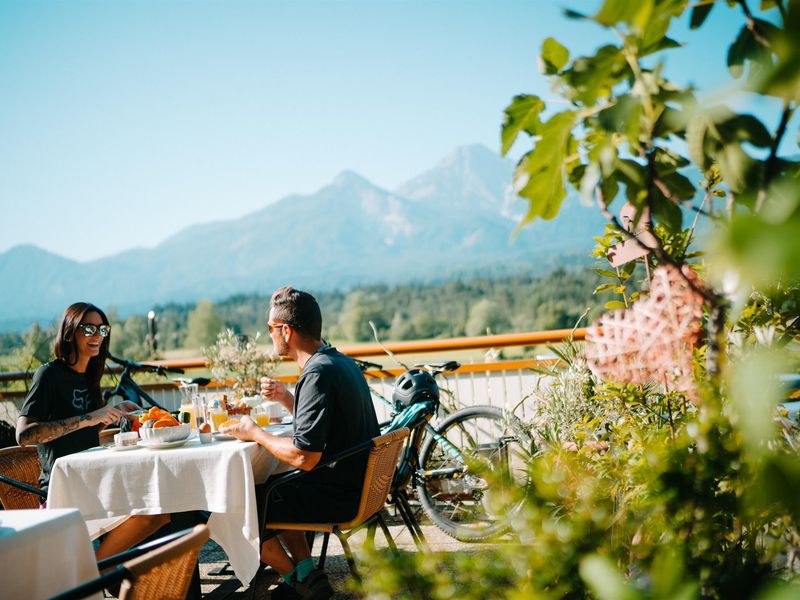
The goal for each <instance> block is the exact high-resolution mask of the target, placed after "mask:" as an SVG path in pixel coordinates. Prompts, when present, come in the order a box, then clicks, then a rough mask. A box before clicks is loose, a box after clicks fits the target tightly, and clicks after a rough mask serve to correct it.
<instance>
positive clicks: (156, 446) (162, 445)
mask: <svg viewBox="0 0 800 600" xmlns="http://www.w3.org/2000/svg"><path fill="white" fill-rule="evenodd" d="M188 441H189V438H186V439H183V440H175V441H174V442H148V441H145V440H140V441H139V446H142V447H143V448H150V449H151V450H164V449H166V448H178V447H179V446H183V445H184V444H185V443H186V442H188Z"/></svg>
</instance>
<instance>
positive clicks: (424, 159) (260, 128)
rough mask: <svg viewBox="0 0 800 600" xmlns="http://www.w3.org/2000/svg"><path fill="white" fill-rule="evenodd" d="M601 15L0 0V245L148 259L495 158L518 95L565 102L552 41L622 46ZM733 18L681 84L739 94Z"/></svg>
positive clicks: (717, 22)
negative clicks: (545, 74)
mask: <svg viewBox="0 0 800 600" xmlns="http://www.w3.org/2000/svg"><path fill="white" fill-rule="evenodd" d="M597 5H598V2H597V1H586V0H573V1H571V2H570V1H564V2H561V1H559V2H551V1H549V0H541V1H535V0H528V1H524V2H523V1H512V0H493V1H477V0H474V1H470V0H460V1H456V0H453V1H445V0H440V1H415V0H407V1H391V2H390V1H379V0H372V1H367V0H362V1H341V2H336V1H327V2H322V1H319V2H308V1H304V0H296V1H293V2H289V1H288V0H286V1H272V2H269V1H261V2H244V1H241V0H227V1H219V2H189V1H181V2H177V1H145V0H139V1H124V2H123V1H114V0H105V1H103V2H86V1H72V2H36V1H31V0H26V1H20V2H17V1H14V0H3V1H2V2H0V89H2V90H3V93H2V94H0V203H1V204H2V213H1V214H2V216H1V217H0V252H3V251H5V250H7V249H8V248H10V247H12V246H14V245H17V244H21V243H32V244H36V245H38V246H40V247H42V248H45V249H47V250H50V251H52V252H56V253H58V254H61V255H63V256H67V257H70V258H75V259H78V260H87V259H91V258H97V257H100V256H106V255H109V254H113V253H116V252H119V251H121V250H124V249H128V248H131V247H136V246H144V247H151V246H154V245H156V244H157V243H159V242H161V241H163V240H164V239H166V238H167V237H168V236H169V235H171V234H173V233H175V232H177V231H178V230H180V229H181V228H182V227H184V226H186V225H189V224H192V223H198V222H204V221H212V220H218V219H231V218H237V217H240V216H242V215H244V214H246V213H248V212H251V211H254V210H258V209H260V208H262V207H264V206H265V205H267V204H269V203H271V202H274V201H276V200H278V199H280V198H281V197H283V196H285V195H287V194H291V193H309V192H313V191H315V190H317V189H319V188H320V187H322V186H324V185H325V184H326V183H328V182H329V181H330V180H331V179H332V178H333V177H335V176H336V174H338V173H339V172H341V171H342V170H345V169H351V170H354V171H357V172H358V173H360V174H362V175H363V176H365V177H367V178H368V179H370V180H372V181H373V182H374V183H376V184H378V185H381V186H383V187H386V188H389V189H391V188H393V187H395V186H396V185H398V184H399V183H402V182H403V181H405V180H407V179H409V178H410V177H413V176H414V175H416V174H418V173H419V172H421V171H423V170H425V169H427V168H429V167H431V166H433V165H434V164H435V163H436V162H437V161H438V160H439V159H440V158H442V157H443V156H444V155H446V154H448V153H449V152H450V151H451V150H452V149H454V148H455V147H457V146H459V145H463V144H471V143H482V144H485V145H486V146H488V147H490V148H492V149H494V150H497V149H498V148H499V142H498V138H499V129H500V123H501V119H502V111H503V109H504V107H505V106H506V105H507V104H508V102H509V101H510V99H511V98H512V97H513V96H514V95H515V94H517V93H521V92H527V93H537V94H540V95H542V96H543V97H551V94H550V92H549V90H548V87H547V84H546V82H545V80H544V79H543V78H542V77H541V76H540V75H539V74H538V72H537V67H536V56H537V54H538V50H539V47H540V45H541V42H542V41H543V40H544V38H545V37H547V36H551V35H552V36H555V37H556V38H557V39H559V40H560V41H561V42H562V43H564V44H565V45H566V46H567V47H569V48H570V49H571V50H572V51H573V53H586V52H589V51H591V50H592V49H593V48H595V47H596V46H597V45H598V44H599V43H602V42H603V41H609V40H610V38H608V37H607V35H608V34H607V33H605V32H604V31H602V30H601V29H600V28H599V27H596V26H593V25H592V24H590V23H583V22H575V21H569V20H567V19H565V18H563V17H562V16H561V9H562V8H563V7H571V8H575V9H578V10H583V11H585V12H591V11H592V10H593V9H594V8H595V7H596V6H597ZM735 17H736V13H735V12H734V11H732V10H729V9H727V7H725V6H719V7H717V8H716V9H715V11H714V12H713V13H712V15H711V19H710V26H707V27H704V28H703V29H702V30H700V32H688V30H687V28H686V27H682V28H681V30H679V31H678V32H677V36H678V37H679V39H680V40H681V41H685V42H688V45H687V47H686V48H683V49H681V50H679V51H677V52H672V53H671V56H670V55H668V56H669V58H668V59H667V74H668V75H669V76H672V77H674V78H675V79H676V80H678V81H681V82H686V81H693V82H694V83H695V84H696V85H697V86H698V87H700V88H703V89H713V88H717V87H719V86H722V85H725V84H726V82H727V73H726V70H725V66H724V54H725V49H726V48H727V45H728V43H729V41H730V40H731V39H733V37H734V36H735V33H736V31H737V30H738V27H736V26H735V23H736V22H737V19H736V18H735ZM687 19H688V15H687V16H686V17H685V18H684V19H683V20H684V22H685V21H686V20H687ZM760 112H761V114H762V115H763V116H764V117H765V119H766V121H767V123H768V124H769V125H770V126H774V122H776V121H777V112H775V111H772V110H771V107H762V108H761V111H760ZM522 150H523V147H522V146H521V145H519V144H518V145H517V147H516V148H515V154H516V155H518V154H519V152H521V151H522ZM285 231H286V229H284V228H283V227H280V228H276V230H275V231H271V232H265V235H268V236H272V235H281V234H282V233H281V232H285ZM198 243H202V240H198Z"/></svg>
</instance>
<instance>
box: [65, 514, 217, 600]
mask: <svg viewBox="0 0 800 600" xmlns="http://www.w3.org/2000/svg"><path fill="white" fill-rule="evenodd" d="M207 540H208V527H206V526H205V525H197V526H196V527H194V528H193V529H186V530H184V531H180V532H178V533H176V534H172V535H170V536H167V537H165V538H162V539H159V540H155V541H153V542H150V543H148V544H144V545H142V546H140V547H138V548H133V549H131V550H128V551H126V552H122V553H120V554H118V555H117V556H116V557H111V558H110V559H106V560H105V561H101V562H100V563H99V564H98V567H99V568H100V569H104V568H107V567H108V566H109V564H110V563H112V564H115V563H116V562H117V561H119V560H120V559H124V562H123V563H122V564H118V565H117V566H116V567H114V568H113V569H112V570H110V571H108V572H106V573H104V574H103V575H101V576H100V577H97V578H96V579H93V580H91V581H88V582H86V583H83V584H81V585H78V586H75V587H74V588H71V589H69V590H67V591H65V592H63V593H61V594H59V595H57V596H53V597H52V598H51V599H50V600H78V599H80V598H86V597H88V596H91V595H92V594H95V593H97V592H100V591H102V590H103V589H105V588H110V587H113V586H116V585H119V586H120V588H119V598H120V600H150V599H151V598H159V600H184V598H186V594H187V592H188V591H189V584H190V582H191V580H192V575H193V574H194V569H195V565H196V564H197V559H198V557H199V555H200V548H201V547H202V546H203V544H204V543H205V542H206V541H207ZM165 542H166V543H165ZM143 550H149V551H146V552H144V553H142V551H143ZM131 556H133V558H130V557H131Z"/></svg>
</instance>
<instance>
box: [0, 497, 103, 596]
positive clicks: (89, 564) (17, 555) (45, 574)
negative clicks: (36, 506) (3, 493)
mask: <svg viewBox="0 0 800 600" xmlns="http://www.w3.org/2000/svg"><path fill="white" fill-rule="evenodd" d="M98 576H99V573H98V572H97V562H96V561H95V557H94V550H93V549H92V543H91V541H89V532H88V531H87V529H86V523H85V522H84V520H83V518H82V517H81V513H80V512H78V511H77V510H75V509H69V510H52V509H48V510H3V511H0V596H2V597H3V598H9V599H11V598H25V599H26V600H28V599H30V600H36V599H38V598H49V597H50V596H53V595H55V594H58V593H61V592H63V591H65V590H67V589H69V588H71V587H74V586H76V585H78V584H79V583H83V582H85V581H89V580H91V579H94V578H96V577H98ZM94 597H96V598H102V594H98V595H96V596H94Z"/></svg>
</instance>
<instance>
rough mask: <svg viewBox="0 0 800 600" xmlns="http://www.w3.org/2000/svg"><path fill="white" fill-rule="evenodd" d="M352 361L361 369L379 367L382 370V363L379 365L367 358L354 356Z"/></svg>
mask: <svg viewBox="0 0 800 600" xmlns="http://www.w3.org/2000/svg"><path fill="white" fill-rule="evenodd" d="M353 362H355V363H356V365H358V368H359V369H361V370H362V371H366V370H367V369H379V370H383V365H379V364H378V363H373V362H369V361H367V360H361V359H360V358H354V359H353Z"/></svg>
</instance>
